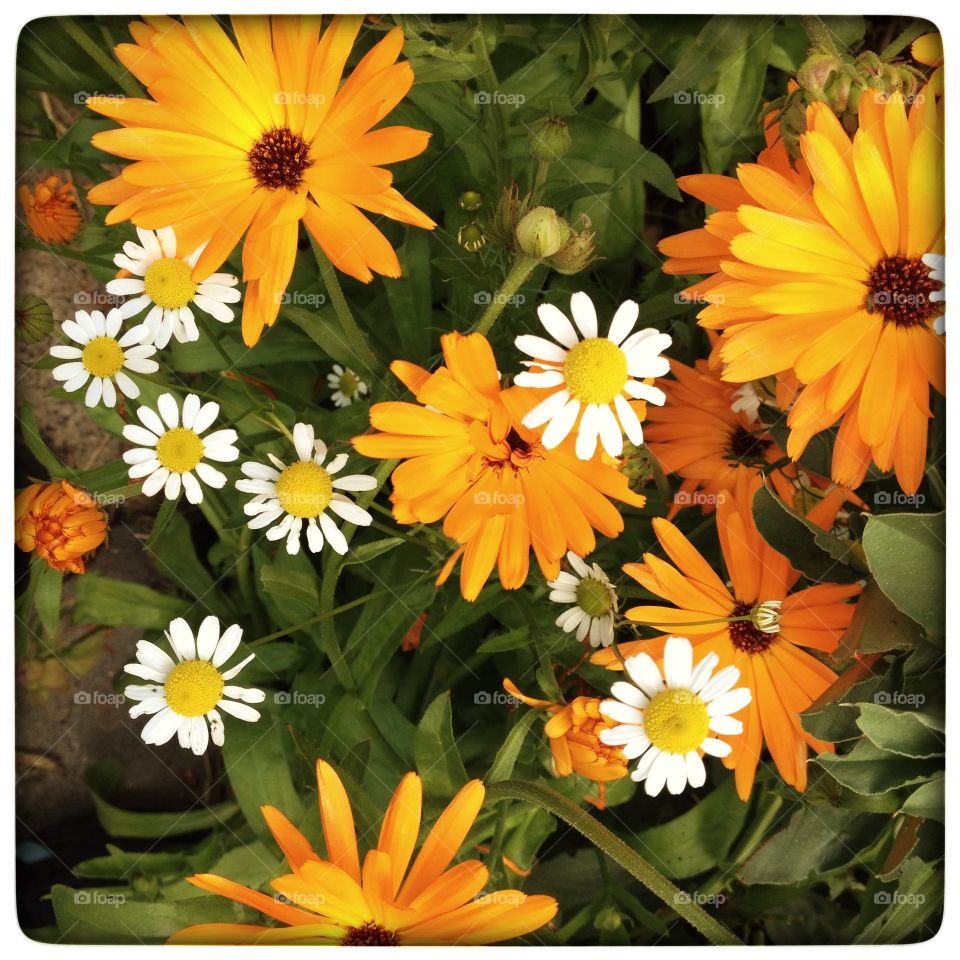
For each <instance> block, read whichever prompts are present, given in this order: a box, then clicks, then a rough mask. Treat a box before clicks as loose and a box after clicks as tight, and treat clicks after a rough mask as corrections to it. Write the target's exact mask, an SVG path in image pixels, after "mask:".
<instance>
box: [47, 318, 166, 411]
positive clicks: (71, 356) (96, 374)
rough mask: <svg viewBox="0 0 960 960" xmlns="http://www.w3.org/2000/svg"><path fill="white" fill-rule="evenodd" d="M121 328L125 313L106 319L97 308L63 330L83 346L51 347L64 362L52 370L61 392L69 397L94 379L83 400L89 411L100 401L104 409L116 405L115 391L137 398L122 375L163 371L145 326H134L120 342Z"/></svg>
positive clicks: (136, 389) (132, 385)
mask: <svg viewBox="0 0 960 960" xmlns="http://www.w3.org/2000/svg"><path fill="white" fill-rule="evenodd" d="M121 326H123V314H122V313H121V311H120V310H118V309H117V308H114V309H113V310H111V311H110V312H109V313H108V314H107V315H106V316H104V315H103V314H102V313H101V312H100V311H99V310H93V311H92V312H90V313H87V312H86V310H78V311H77V312H76V314H75V315H74V319H73V320H65V321H64V322H63V324H62V330H63V332H64V334H65V335H66V336H67V337H69V338H70V339H71V340H72V341H73V342H74V343H76V344H79V346H76V347H72V346H70V345H69V344H66V343H63V344H57V345H56V346H55V347H51V348H50V356H51V357H56V358H57V359H58V360H65V361H66V363H61V364H58V365H57V366H55V367H54V368H53V378H54V380H62V381H64V384H63V389H64V390H66V391H67V393H73V391H74V390H79V389H80V388H81V387H82V386H83V385H84V384H85V383H86V382H87V381H88V380H89V381H90V386H88V387H87V394H86V397H85V398H84V402H85V403H86V405H87V406H88V407H95V406H97V404H99V403H101V402H102V403H103V405H104V406H105V407H115V406H116V405H117V388H119V390H120V392H121V393H122V394H123V395H124V396H125V397H128V398H129V399H131V400H136V398H137V397H139V396H140V388H139V387H138V386H137V385H136V384H135V383H134V382H133V381H132V380H131V379H130V377H129V376H128V375H127V374H126V373H125V372H124V371H125V370H129V371H130V372H131V373H156V372H157V371H158V370H159V369H160V364H158V363H157V361H156V360H151V359H149V358H150V357H152V356H153V355H154V354H155V353H156V352H157V348H156V347H155V346H154V345H153V343H151V335H150V330H149V328H148V327H147V326H146V324H143V323H141V324H139V325H137V326H135V327H131V328H130V329H129V330H128V331H127V332H126V333H125V334H124V335H123V336H122V337H119V338H118V337H117V334H118V333H120V328H121ZM114 382H116V388H115V387H114Z"/></svg>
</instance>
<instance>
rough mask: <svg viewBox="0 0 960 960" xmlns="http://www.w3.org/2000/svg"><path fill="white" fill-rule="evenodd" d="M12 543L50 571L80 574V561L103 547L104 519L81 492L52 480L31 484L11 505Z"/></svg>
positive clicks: (64, 483)
mask: <svg viewBox="0 0 960 960" xmlns="http://www.w3.org/2000/svg"><path fill="white" fill-rule="evenodd" d="M14 512H15V524H16V543H17V546H18V547H19V548H20V549H21V550H26V551H27V552H28V553H30V552H34V553H36V554H37V556H38V557H41V558H42V559H44V560H46V561H47V563H49V564H50V566H51V567H53V569H54V570H60V571H63V572H69V573H83V572H84V569H85V567H84V562H83V558H84V556H85V555H86V554H88V553H90V552H91V551H92V550H96V549H97V547H99V546H100V544H101V543H103V541H104V539H106V536H107V518H106V515H105V514H104V512H103V511H102V510H101V509H100V508H99V507H98V506H97V505H96V503H95V502H94V500H93V498H92V497H91V496H90V494H89V493H87V492H86V491H85V490H80V489H78V488H77V487H74V486H72V485H71V484H69V483H67V481H66V480H53V481H51V482H50V483H33V484H31V485H30V486H29V487H27V488H26V489H25V490H22V491H21V492H20V493H19V494H18V495H17V499H16V504H15V511H14Z"/></svg>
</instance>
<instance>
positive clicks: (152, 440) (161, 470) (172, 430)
mask: <svg viewBox="0 0 960 960" xmlns="http://www.w3.org/2000/svg"><path fill="white" fill-rule="evenodd" d="M157 410H159V416H158V415H157V413H156V412H155V411H153V410H151V409H150V408H149V407H137V417H138V419H139V420H140V423H142V424H143V426H140V425H139V424H136V423H128V424H127V425H126V426H125V427H124V428H123V436H124V437H125V438H126V439H127V440H129V441H130V442H131V443H136V444H139V446H138V447H135V448H134V449H133V450H127V451H126V452H125V453H124V455H123V459H124V461H125V462H126V463H129V464H130V470H129V475H130V479H131V480H143V494H144V496H146V497H152V496H153V495H154V494H155V493H156V492H157V491H158V490H160V488H161V487H162V488H163V493H164V496H165V497H166V498H167V499H168V500H175V499H176V498H177V497H179V496H180V488H181V486H182V487H183V492H184V493H185V494H186V496H187V500H189V501H190V503H200V501H201V500H203V490H202V489H201V487H200V483H199V481H198V479H197V477H199V478H200V480H202V481H203V482H204V483H205V484H206V485H207V486H209V487H214V488H215V489H219V488H220V487H222V486H223V485H224V484H225V483H226V482H227V478H226V476H224V474H222V473H221V472H220V471H219V470H217V469H216V468H215V467H211V466H210V464H209V463H204V460H205V459H206V460H215V461H217V462H218V463H232V462H233V461H234V460H236V459H237V457H239V456H240V451H239V450H238V449H237V448H236V447H235V446H234V445H233V444H234V443H235V442H236V439H237V431H236V430H232V429H224V430H214V432H213V433H208V434H207V435H206V436H205V437H202V436H201V434H202V433H203V432H204V431H205V430H207V429H209V427H210V426H211V425H212V424H213V421H214V420H216V419H217V414H219V413H220V404H219V403H214V402H213V401H212V400H211V401H208V402H207V403H201V401H200V398H199V397H198V396H197V395H196V394H193V393H191V394H188V395H187V396H186V397H184V400H183V415H182V416H181V411H180V408H178V406H177V401H176V400H175V399H174V398H173V395H172V394H169V393H164V394H163V395H162V396H161V397H160V398H159V399H158V400H157ZM194 473H195V474H196V476H194Z"/></svg>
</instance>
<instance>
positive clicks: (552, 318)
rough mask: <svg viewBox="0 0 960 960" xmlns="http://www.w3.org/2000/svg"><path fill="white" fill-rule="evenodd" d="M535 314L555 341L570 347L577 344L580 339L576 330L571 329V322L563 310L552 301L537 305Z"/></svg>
mask: <svg viewBox="0 0 960 960" xmlns="http://www.w3.org/2000/svg"><path fill="white" fill-rule="evenodd" d="M537 316H538V317H539V318H540V322H541V323H542V324H543V328H544V330H546V331H547V333H549V334H550V336H551V337H553V339H554V340H556V341H557V343H560V344H562V345H563V346H565V347H567V348H570V347H575V346H576V345H577V341H578V340H579V339H580V338H579V337H578V336H577V331H576V330H574V329H573V324H572V323H571V322H570V321H569V320H568V319H567V317H566V315H565V314H564V312H563V311H562V310H560V309H558V308H557V307H555V306H554V305H553V304H552V303H541V304H540V306H539V307H537Z"/></svg>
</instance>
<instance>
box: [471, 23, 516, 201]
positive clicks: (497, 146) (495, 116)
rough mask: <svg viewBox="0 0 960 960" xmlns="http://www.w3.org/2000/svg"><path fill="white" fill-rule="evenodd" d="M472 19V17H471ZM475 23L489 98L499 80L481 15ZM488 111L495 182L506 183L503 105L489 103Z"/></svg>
mask: <svg viewBox="0 0 960 960" xmlns="http://www.w3.org/2000/svg"><path fill="white" fill-rule="evenodd" d="M471 19H473V18H471ZM475 23H476V41H475V43H474V44H473V47H474V52H475V53H476V54H477V55H478V56H480V57H482V58H483V60H484V67H483V72H482V74H481V76H482V80H483V82H484V84H485V85H486V86H487V88H488V90H487V93H489V94H490V95H491V98H495V94H496V93H497V90H498V86H499V81H498V80H497V74H496V71H495V70H494V69H493V61H492V60H491V59H490V51H489V49H488V48H487V39H486V36H485V35H484V32H483V17H482V16H480V15H477V16H476V18H475ZM488 109H489V112H490V116H491V118H492V121H493V140H494V149H493V152H492V156H493V163H494V167H495V169H496V173H497V182H498V183H506V182H507V180H508V179H509V175H508V174H509V169H508V167H507V160H506V157H507V151H506V143H507V122H506V120H505V118H504V115H503V105H502V104H501V103H499V102H494V103H490V104H489V107H488Z"/></svg>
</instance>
